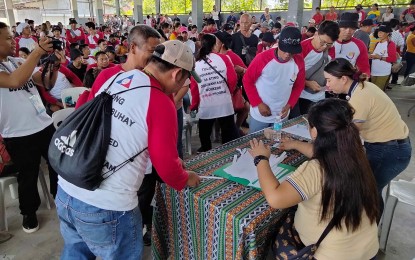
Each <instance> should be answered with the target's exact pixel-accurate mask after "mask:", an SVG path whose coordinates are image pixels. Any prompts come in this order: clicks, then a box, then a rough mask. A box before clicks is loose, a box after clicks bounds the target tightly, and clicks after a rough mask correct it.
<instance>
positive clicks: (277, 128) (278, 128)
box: [273, 115, 282, 142]
mask: <svg viewBox="0 0 415 260" xmlns="http://www.w3.org/2000/svg"><path fill="white" fill-rule="evenodd" d="M273 130H274V134H273V139H274V140H275V141H278V142H279V141H281V132H282V120H281V116H280V115H277V117H276V118H275V122H274V127H273Z"/></svg>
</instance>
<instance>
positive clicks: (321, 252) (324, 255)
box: [250, 99, 379, 260]
mask: <svg viewBox="0 0 415 260" xmlns="http://www.w3.org/2000/svg"><path fill="white" fill-rule="evenodd" d="M353 114H354V110H353V109H352V107H351V106H350V105H349V104H348V103H347V101H343V100H339V99H326V100H322V101H320V102H318V103H316V104H315V105H314V106H312V107H311V108H310V111H309V116H308V121H309V128H310V135H311V137H312V139H313V145H308V146H307V145H306V146H305V147H306V149H303V152H304V153H308V154H307V155H308V156H309V157H310V158H311V159H310V160H309V161H307V162H305V163H303V164H302V165H301V166H300V167H299V168H298V169H297V170H296V171H295V172H294V173H293V174H292V175H291V176H289V177H288V178H287V180H286V181H284V182H282V183H279V181H278V180H277V179H276V178H275V176H274V174H273V173H272V171H271V167H270V164H269V162H268V160H267V158H269V156H270V154H271V151H270V148H269V147H267V146H265V145H264V144H263V142H262V141H259V142H258V141H257V140H256V139H253V140H252V141H251V142H250V144H251V154H252V156H253V157H255V158H256V160H255V162H256V164H257V171H258V178H259V183H260V185H261V188H262V191H263V193H264V196H265V198H266V200H267V202H268V203H269V205H270V206H271V207H273V208H278V209H284V208H289V207H292V206H295V205H297V204H298V209H297V211H296V212H295V217H294V224H293V230H295V231H294V233H295V234H296V233H297V232H298V237H299V238H300V239H301V242H302V243H303V244H304V245H305V246H308V245H311V244H315V243H316V242H317V240H318V239H319V237H320V235H321V234H322V233H323V231H324V230H325V228H326V227H327V225H328V223H329V222H330V221H332V219H333V224H334V228H333V229H331V231H330V232H329V233H328V235H327V236H326V237H325V239H324V240H323V241H322V243H321V244H320V247H319V248H318V249H317V251H316V252H315V254H314V257H315V258H316V259H318V260H324V259H336V260H340V259H366V260H367V259H371V258H373V257H375V256H376V254H377V252H378V248H379V243H378V238H377V225H376V217H377V216H378V205H379V202H378V197H377V192H376V191H377V190H376V181H375V178H374V177H373V174H372V171H371V168H370V164H369V162H368V160H367V158H366V155H365V152H364V150H363V146H362V144H361V141H360V137H359V130H358V129H357V127H356V125H355V124H353V123H352V120H353ZM283 148H284V147H283ZM258 158H261V160H258ZM278 236H281V234H278V235H277V238H276V240H277V241H278V238H279V237H278ZM278 242H279V241H278ZM283 244H284V243H275V245H276V252H274V253H275V254H276V255H277V257H280V254H281V253H280V249H281V250H283V247H284V245H283ZM274 249H275V247H274ZM284 254H285V255H287V254H289V252H284ZM277 259H279V258H277ZM281 259H282V258H281Z"/></svg>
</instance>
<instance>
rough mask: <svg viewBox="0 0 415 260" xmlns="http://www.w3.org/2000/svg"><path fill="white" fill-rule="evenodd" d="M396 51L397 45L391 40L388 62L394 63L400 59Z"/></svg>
mask: <svg viewBox="0 0 415 260" xmlns="http://www.w3.org/2000/svg"><path fill="white" fill-rule="evenodd" d="M396 54H397V52H396V45H395V43H394V42H393V41H390V42H389V44H388V57H387V58H386V61H387V62H390V63H394V62H396V60H397V59H398V57H397V55H396Z"/></svg>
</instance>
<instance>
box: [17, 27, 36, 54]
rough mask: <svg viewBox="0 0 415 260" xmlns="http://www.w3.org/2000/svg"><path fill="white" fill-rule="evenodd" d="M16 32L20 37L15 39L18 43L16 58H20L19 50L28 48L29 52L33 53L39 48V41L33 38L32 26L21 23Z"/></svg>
mask: <svg viewBox="0 0 415 260" xmlns="http://www.w3.org/2000/svg"><path fill="white" fill-rule="evenodd" d="M16 32H17V33H18V34H19V35H20V36H18V37H16V38H15V41H16V57H18V56H19V49H20V48H22V47H26V48H28V49H29V51H33V50H34V49H35V48H36V46H37V42H38V41H37V39H36V38H35V37H34V36H32V31H31V30H30V25H29V24H27V23H20V24H19V26H17V28H16Z"/></svg>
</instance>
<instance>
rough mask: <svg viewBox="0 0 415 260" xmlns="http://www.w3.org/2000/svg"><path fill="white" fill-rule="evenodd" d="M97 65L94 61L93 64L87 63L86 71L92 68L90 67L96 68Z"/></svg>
mask: <svg viewBox="0 0 415 260" xmlns="http://www.w3.org/2000/svg"><path fill="white" fill-rule="evenodd" d="M97 66H98V65H97V64H96V63H94V64H88V67H86V71H88V70H90V69H92V68H96V67H97Z"/></svg>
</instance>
